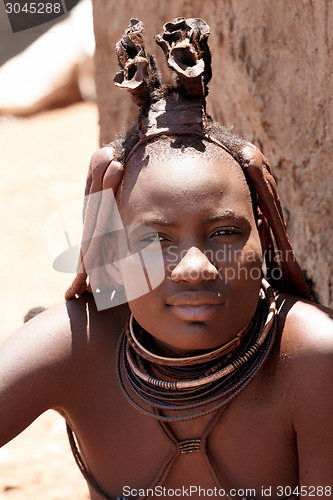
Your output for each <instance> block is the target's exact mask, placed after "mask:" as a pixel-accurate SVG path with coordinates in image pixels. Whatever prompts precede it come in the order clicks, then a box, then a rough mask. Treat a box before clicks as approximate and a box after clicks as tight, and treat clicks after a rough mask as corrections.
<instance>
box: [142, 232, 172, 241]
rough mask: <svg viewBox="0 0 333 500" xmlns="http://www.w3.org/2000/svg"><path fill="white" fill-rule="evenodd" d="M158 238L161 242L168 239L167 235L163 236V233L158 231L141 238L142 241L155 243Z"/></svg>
mask: <svg viewBox="0 0 333 500" xmlns="http://www.w3.org/2000/svg"><path fill="white" fill-rule="evenodd" d="M156 240H158V241H159V242H160V243H162V242H163V241H167V238H166V237H165V236H163V235H162V234H158V233H155V234H149V235H147V236H143V237H142V238H140V242H142V243H153V242H154V241H156Z"/></svg>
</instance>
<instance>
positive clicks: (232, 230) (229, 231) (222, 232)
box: [212, 227, 241, 237]
mask: <svg viewBox="0 0 333 500" xmlns="http://www.w3.org/2000/svg"><path fill="white" fill-rule="evenodd" d="M240 232H241V231H240V229H238V228H237V227H224V228H222V229H218V230H217V231H215V232H214V233H213V234H212V237H214V236H232V235H234V234H239V233H240Z"/></svg>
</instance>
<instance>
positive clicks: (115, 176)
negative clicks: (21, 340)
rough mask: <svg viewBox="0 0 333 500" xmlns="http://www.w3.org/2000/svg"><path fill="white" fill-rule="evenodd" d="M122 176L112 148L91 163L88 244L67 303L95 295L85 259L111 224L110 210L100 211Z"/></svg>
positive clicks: (85, 212)
mask: <svg viewBox="0 0 333 500" xmlns="http://www.w3.org/2000/svg"><path fill="white" fill-rule="evenodd" d="M122 177H123V165H122V164H121V163H120V162H118V161H115V160H114V150H113V148H112V147H110V146H106V147H103V148H101V149H99V150H98V151H96V152H95V153H94V154H93V156H92V158H91V160H90V164H89V170H88V176H87V181H86V187H85V198H84V205H83V236H82V242H85V245H84V250H83V247H82V245H81V249H80V260H79V264H78V269H77V275H76V277H75V279H74V281H73V283H72V284H71V286H70V287H69V288H68V290H67V291H66V293H65V299H66V300H70V299H72V298H73V297H75V296H80V295H82V294H84V293H85V292H86V291H90V292H91V288H90V286H89V285H88V283H87V276H88V274H87V271H86V266H85V263H84V259H85V258H86V256H87V254H88V251H89V247H90V246H91V242H92V241H93V239H94V238H96V237H97V236H99V235H102V234H103V233H104V232H105V228H106V225H107V221H108V219H109V217H110V212H109V210H105V209H103V210H100V208H101V205H102V201H103V191H105V193H104V194H106V193H110V192H108V191H106V190H108V189H112V191H113V195H115V194H116V191H117V189H118V186H119V184H120V181H121V179H122ZM104 198H105V196H104ZM107 198H108V199H110V196H107ZM112 199H114V197H112ZM109 208H112V207H109Z"/></svg>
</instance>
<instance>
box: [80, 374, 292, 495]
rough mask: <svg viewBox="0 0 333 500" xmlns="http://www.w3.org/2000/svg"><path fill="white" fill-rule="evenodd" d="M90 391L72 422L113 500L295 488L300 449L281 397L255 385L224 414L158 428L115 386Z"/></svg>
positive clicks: (86, 456)
mask: <svg viewBox="0 0 333 500" xmlns="http://www.w3.org/2000/svg"><path fill="white" fill-rule="evenodd" d="M103 379H104V377H103ZM100 382H101V381H100ZM95 383H96V386H95V387H92V386H90V390H89V391H88V393H87V394H86V400H85V404H84V411H82V407H81V409H80V412H78V413H75V412H74V413H73V415H72V416H71V422H72V425H73V428H74V430H75V433H76V435H77V437H78V439H79V442H80V445H81V452H82V454H83V455H84V460H85V462H86V465H87V466H88V468H89V470H90V471H91V473H92V475H93V477H94V478H95V480H96V481H97V483H98V484H99V485H100V487H101V489H102V490H103V491H105V492H107V493H108V495H109V497H110V498H117V497H119V496H120V497H126V498H134V497H136V496H141V497H144V496H146V497H149V495H148V493H149V494H150V493H152V492H154V493H156V497H157V496H158V495H159V493H162V494H163V493H164V494H165V493H166V492H167V491H169V494H168V495H165V496H170V495H171V494H170V491H173V492H176V490H177V492H182V496H183V497H186V496H187V493H188V492H190V491H191V498H200V497H202V494H203V492H206V495H207V494H209V493H207V492H214V491H215V493H216V492H220V493H223V491H225V492H226V494H227V493H228V494H229V493H230V491H231V490H233V492H234V495H233V496H234V498H241V497H242V496H247V497H256V498H264V497H267V496H269V497H270V498H271V499H274V498H276V499H277V498H281V497H282V498H283V496H282V495H281V492H282V491H283V490H282V489H279V488H286V487H288V488H290V489H293V488H294V487H295V486H296V485H297V482H298V472H297V470H298V463H297V448H296V444H295V436H294V434H293V431H292V426H291V422H290V421H289V420H288V411H287V409H288V402H287V401H286V398H285V396H284V395H283V391H282V392H281V393H280V394H279V395H277V394H278V392H277V391H271V393H270V396H269V397H268V395H267V394H266V395H263V390H262V387H261V383H260V381H256V382H254V383H252V384H250V386H249V387H248V388H247V389H246V390H245V391H244V393H242V394H241V395H240V396H238V397H237V398H236V399H235V400H234V401H233V403H232V404H231V405H230V406H229V407H228V408H227V409H225V410H220V411H219V412H214V413H212V414H209V415H207V416H204V417H200V418H196V419H194V420H186V421H184V422H179V423H167V424H163V423H160V422H159V421H157V420H155V419H153V418H151V417H147V416H146V415H144V414H142V413H140V412H139V411H138V410H137V409H135V408H133V407H132V406H131V405H130V403H129V402H128V401H127V400H126V398H125V397H124V395H123V394H122V393H121V391H120V390H119V387H118V386H117V385H116V384H115V385H112V388H111V387H110V386H105V384H104V385H102V383H101V384H100V385H99V384H98V380H97V379H96V381H95ZM111 389H112V390H111ZM156 488H158V489H157V490H156ZM163 488H164V490H163ZM200 488H201V490H200ZM200 491H201V493H202V494H200ZM143 493H145V495H142V494H143ZM146 493H147V495H146ZM268 493H269V495H268ZM175 494H176V493H175ZM214 496H215V497H217V498H218V497H219V496H222V495H221V494H218V493H216V494H215V495H214ZM285 496H287V495H285ZM151 497H152V498H154V496H153V495H151Z"/></svg>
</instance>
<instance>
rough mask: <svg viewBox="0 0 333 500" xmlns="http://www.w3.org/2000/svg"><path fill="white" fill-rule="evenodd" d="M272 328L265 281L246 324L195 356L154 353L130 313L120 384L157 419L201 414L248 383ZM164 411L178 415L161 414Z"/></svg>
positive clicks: (274, 323)
mask: <svg viewBox="0 0 333 500" xmlns="http://www.w3.org/2000/svg"><path fill="white" fill-rule="evenodd" d="M135 326H136V327H139V331H138V333H135V332H134V329H135ZM276 329H277V315H276V302H275V296H274V293H273V290H272V288H271V286H270V285H269V283H268V282H267V281H266V280H264V279H263V280H262V288H261V290H260V295H259V302H258V307H257V310H256V313H255V315H254V317H253V319H252V321H251V322H250V324H249V325H248V327H247V328H246V329H245V330H243V331H242V332H240V333H239V334H238V335H237V336H236V337H235V338H234V339H232V340H231V341H229V342H227V343H226V344H224V345H222V346H221V347H219V348H217V349H215V350H212V351H210V352H207V353H204V354H199V355H198V356H191V357H187V358H168V357H164V356H159V355H157V354H156V353H154V352H153V351H152V349H151V346H150V345H149V342H147V341H146V345H145V346H143V345H142V342H143V339H144V338H145V336H146V337H147V333H146V332H144V331H143V330H142V329H141V327H140V326H139V325H138V324H137V323H136V322H135V320H134V318H133V317H132V316H131V317H130V319H129V322H128V325H127V326H126V328H125V331H124V334H123V335H122V336H121V341H120V343H119V348H118V355H117V376H118V381H119V383H120V387H121V389H122V391H123V393H124V395H125V396H126V398H127V399H128V400H129V402H130V403H131V404H132V405H133V406H134V407H135V408H137V409H138V410H139V411H141V412H143V413H144V414H146V415H149V416H151V417H154V418H157V419H158V420H161V421H171V422H172V421H182V420H189V419H192V418H195V417H198V416H202V415H206V414H208V413H211V412H213V411H215V410H216V409H218V408H221V407H222V406H226V405H227V404H229V403H230V401H231V400H232V399H234V398H235V397H236V396H237V395H238V394H239V393H240V392H241V391H242V390H243V389H244V388H245V387H246V386H247V385H248V384H249V383H250V382H251V380H252V379H253V378H254V376H255V375H256V374H257V372H258V371H259V369H260V368H261V366H262V365H263V363H264V361H265V360H266V359H267V357H268V355H269V353H270V351H271V348H272V346H273V343H274V338H275V334H276ZM148 338H149V337H148ZM139 339H140V340H139ZM148 346H149V348H148ZM146 406H148V408H147V407H146ZM163 410H164V411H169V410H173V411H175V412H178V414H177V415H175V416H166V415H163V414H162V411H163ZM184 412H186V414H184ZM179 413H182V414H181V415H180V414H179Z"/></svg>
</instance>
